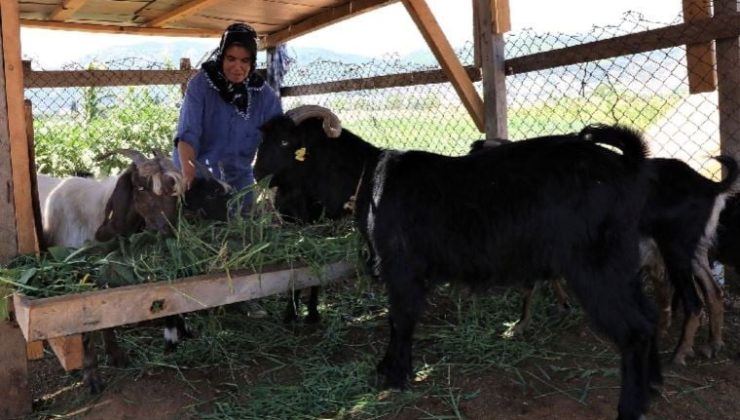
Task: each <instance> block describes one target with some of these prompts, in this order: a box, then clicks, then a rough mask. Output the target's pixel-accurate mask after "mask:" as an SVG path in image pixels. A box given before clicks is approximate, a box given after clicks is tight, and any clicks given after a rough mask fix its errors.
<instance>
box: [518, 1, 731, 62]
mask: <svg viewBox="0 0 740 420" xmlns="http://www.w3.org/2000/svg"><path fill="white" fill-rule="evenodd" d="M715 1H716V0H715ZM715 11H716V9H715ZM738 33H740V13H731V14H727V15H722V16H719V15H717V14H716V13H715V17H713V18H711V19H702V20H697V21H694V22H686V23H681V24H678V25H672V26H666V27H663V28H659V29H651V30H649V31H643V32H638V33H634V34H629V35H623V36H618V37H614V38H610V39H605V40H601V41H594V42H588V43H586V44H581V45H576V46H572V47H567V48H559V49H556V50H551V51H546V52H541V53H537V54H531V55H526V56H523V57H517V58H512V59H509V60H506V64H505V65H506V74H509V75H512V74H520V73H526V72H530V71H537V70H543V69H551V68H556V67H560V66H568V65H571V64H579V63H585V62H588V61H597V60H603V59H607V58H614V57H620V56H623V55H630V54H639V53H644V52H648V51H653V50H659V49H663V48H671V47H675V46H679V45H686V44H690V43H701V42H707V41H711V40H714V39H720V38H729V37H736V36H738Z"/></svg>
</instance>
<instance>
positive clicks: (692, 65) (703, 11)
mask: <svg viewBox="0 0 740 420" xmlns="http://www.w3.org/2000/svg"><path fill="white" fill-rule="evenodd" d="M711 17H712V5H711V0H683V18H684V22H691V21H695V20H700V19H707V18H711ZM716 65H717V61H716V60H715V57H714V42H713V41H707V42H702V43H692V44H688V45H686V68H687V69H688V75H689V93H692V94H693V93H701V92H713V91H714V90H715V89H717V74H716V72H715V70H714V68H715V66H716Z"/></svg>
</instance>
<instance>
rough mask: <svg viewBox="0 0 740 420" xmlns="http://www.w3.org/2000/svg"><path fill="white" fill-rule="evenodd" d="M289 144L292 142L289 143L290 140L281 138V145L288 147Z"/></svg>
mask: <svg viewBox="0 0 740 420" xmlns="http://www.w3.org/2000/svg"><path fill="white" fill-rule="evenodd" d="M289 145H290V143H288V140H281V141H280V146H282V147H288V146H289Z"/></svg>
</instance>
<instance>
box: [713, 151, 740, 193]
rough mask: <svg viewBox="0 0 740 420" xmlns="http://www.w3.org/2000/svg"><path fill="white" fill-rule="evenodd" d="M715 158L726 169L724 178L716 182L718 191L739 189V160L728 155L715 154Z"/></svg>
mask: <svg viewBox="0 0 740 420" xmlns="http://www.w3.org/2000/svg"><path fill="white" fill-rule="evenodd" d="M714 160H716V161H717V162H719V163H720V164H721V165H722V167H723V168H724V169H725V177H724V179H723V180H721V181H720V182H718V183H717V184H716V185H717V189H718V193H725V192H736V191H738V190H739V189H740V185H738V182H737V181H738V175H740V169H738V164H737V160H735V158H733V157H730V156H727V155H719V156H715V157H714Z"/></svg>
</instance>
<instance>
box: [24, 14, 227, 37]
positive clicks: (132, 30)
mask: <svg viewBox="0 0 740 420" xmlns="http://www.w3.org/2000/svg"><path fill="white" fill-rule="evenodd" d="M21 26H23V27H26V28H41V29H58V30H62V31H82V32H99V33H108V34H128V35H154V36H173V37H175V36H183V37H200V38H218V37H220V36H221V33H222V32H223V31H222V30H220V29H219V30H213V29H175V28H149V27H146V26H120V25H97V24H91V23H64V22H53V21H45V20H33V19H21Z"/></svg>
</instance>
